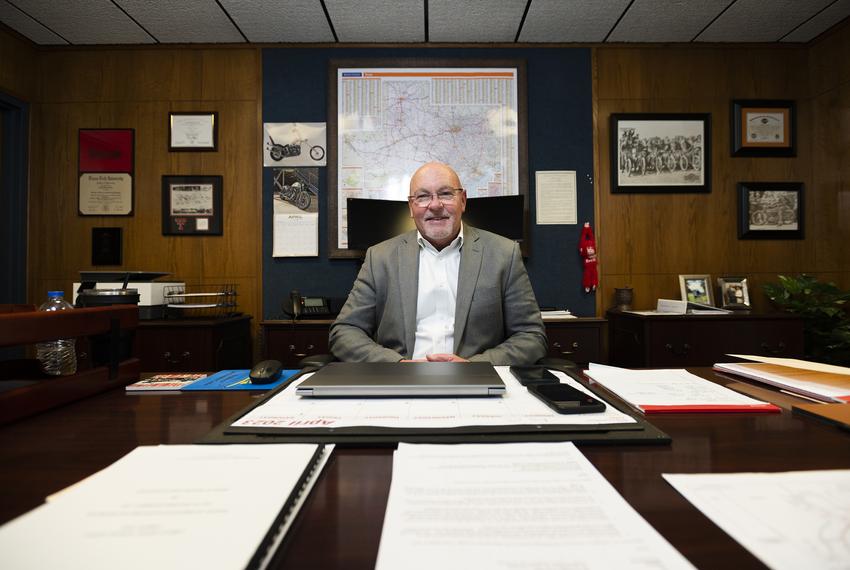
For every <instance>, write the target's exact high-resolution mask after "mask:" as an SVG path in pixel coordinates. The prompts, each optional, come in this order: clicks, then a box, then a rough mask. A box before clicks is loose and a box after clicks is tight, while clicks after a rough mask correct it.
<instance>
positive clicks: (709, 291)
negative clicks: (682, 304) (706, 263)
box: [679, 274, 715, 307]
mask: <svg viewBox="0 0 850 570" xmlns="http://www.w3.org/2000/svg"><path fill="white" fill-rule="evenodd" d="M679 289H680V291H681V294H682V300H683V301H687V302H689V303H700V304H702V305H711V306H712V307H714V306H715V305H714V288H713V287H712V285H711V275H707V274H705V275H703V274H700V275H679Z"/></svg>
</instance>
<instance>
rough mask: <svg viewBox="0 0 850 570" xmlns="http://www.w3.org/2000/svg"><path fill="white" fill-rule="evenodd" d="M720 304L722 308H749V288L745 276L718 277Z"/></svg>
mask: <svg viewBox="0 0 850 570" xmlns="http://www.w3.org/2000/svg"><path fill="white" fill-rule="evenodd" d="M717 286H718V288H719V289H720V306H721V307H723V308H724V309H749V308H750V290H749V287H748V286H747V278H746V277H718V278H717Z"/></svg>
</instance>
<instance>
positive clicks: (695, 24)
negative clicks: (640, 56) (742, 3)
mask: <svg viewBox="0 0 850 570" xmlns="http://www.w3.org/2000/svg"><path fill="white" fill-rule="evenodd" d="M728 5H729V0H635V2H634V4H632V5H631V6H629V10H628V11H627V12H626V14H625V15H624V16H623V19H622V20H620V22H619V23H618V24H617V27H616V28H614V31H613V32H611V35H610V36H608V41H609V42H689V41H691V40H692V39H693V38H694V36H696V35H697V34H698V33H700V31H702V29H703V28H705V27H706V26H707V25H708V23H709V22H711V21H712V20H713V19H714V18H716V17H717V15H718V14H720V13H721V12H722V11H723V10H724V9H725V8H726V6H728Z"/></svg>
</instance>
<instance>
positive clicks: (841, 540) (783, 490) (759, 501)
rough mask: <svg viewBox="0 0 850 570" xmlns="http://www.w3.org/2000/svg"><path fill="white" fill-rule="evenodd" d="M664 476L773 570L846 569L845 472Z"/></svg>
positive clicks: (849, 491)
mask: <svg viewBox="0 0 850 570" xmlns="http://www.w3.org/2000/svg"><path fill="white" fill-rule="evenodd" d="M663 477H664V479H666V480H667V482H668V483H670V484H671V485H672V486H673V487H674V488H675V489H676V490H677V491H678V492H679V493H681V494H682V495H683V496H684V497H685V498H686V499H687V500H688V501H690V502H691V503H693V505H694V506H695V507H696V508H697V509H699V510H700V512H702V513H703V514H704V515H705V516H707V517H708V518H709V519H711V521H712V522H713V523H714V524H716V525H717V526H719V527H720V528H722V529H723V530H724V531H725V532H726V533H727V534H729V536H731V537H732V538H734V539H735V540H736V541H738V542H739V543H740V544H741V546H743V547H744V548H746V549H747V550H749V551H750V552H751V553H752V554H753V556H755V557H756V558H758V559H759V560H761V561H762V562H764V563H765V564H766V565H767V566H769V567H770V568H773V569H774V570H786V569H787V570H799V569H800V568H825V569H827V568H828V569H834V570H838V569H840V568H841V569H847V568H850V532H848V529H850V470H832V471H790V472H784V473H709V474H690V473H689V474H681V475H671V474H666V473H665V474H664V475H663Z"/></svg>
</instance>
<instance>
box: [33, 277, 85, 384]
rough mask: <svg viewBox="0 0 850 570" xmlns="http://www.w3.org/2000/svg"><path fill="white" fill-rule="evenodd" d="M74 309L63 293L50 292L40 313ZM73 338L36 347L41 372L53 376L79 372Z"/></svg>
mask: <svg viewBox="0 0 850 570" xmlns="http://www.w3.org/2000/svg"><path fill="white" fill-rule="evenodd" d="M73 308H74V306H73V305H71V303H69V302H68V301H66V300H65V293H64V292H63V291H48V292H47V301H45V302H44V303H43V304H42V305H41V306H40V307H39V308H38V310H39V311H70V310H72V309H73ZM74 344H75V340H74V339H73V338H63V339H59V340H52V341H50V342H40V343H38V344H37V345H36V354H37V356H38V361H39V363H41V370H42V371H43V372H44V373H45V374H50V375H51V376H67V375H69V374H74V373H75V372H76V371H77V353H76V350H75V347H74Z"/></svg>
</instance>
